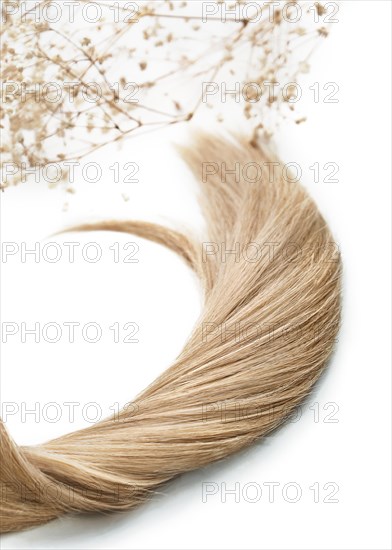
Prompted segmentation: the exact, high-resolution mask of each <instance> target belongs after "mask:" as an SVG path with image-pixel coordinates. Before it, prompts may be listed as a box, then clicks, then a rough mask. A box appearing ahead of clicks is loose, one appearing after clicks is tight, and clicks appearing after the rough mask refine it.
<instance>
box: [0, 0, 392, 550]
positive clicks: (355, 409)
mask: <svg viewBox="0 0 392 550" xmlns="http://www.w3.org/2000/svg"><path fill="white" fill-rule="evenodd" d="M390 17H391V4H390V2H388V1H385V2H384V1H371V2H368V1H358V2H355V1H344V2H341V7H340V11H339V20H340V21H339V23H338V24H336V25H334V26H333V29H332V34H331V36H330V38H329V39H328V41H326V42H325V43H324V44H323V45H322V46H321V47H320V48H319V50H318V51H317V52H316V53H315V55H314V57H313V58H312V72H311V74H310V75H308V76H309V82H310V81H313V82H314V81H320V82H328V81H334V82H337V83H339V86H340V92H339V103H338V104H323V103H319V104H314V103H309V105H308V106H306V112H307V115H308V121H307V123H306V124H303V125H301V126H295V125H294V124H292V123H288V124H287V125H286V126H285V127H283V128H282V131H281V133H280V135H278V136H277V137H276V142H277V143H278V144H279V152H280V155H281V157H282V158H283V159H284V160H285V161H287V162H289V161H293V160H295V161H296V162H297V163H299V164H300V165H301V166H303V167H308V166H310V165H312V164H313V163H314V162H320V163H325V162H329V161H332V162H336V163H338V164H339V167H340V171H339V182H338V183H335V184H323V183H318V184H316V183H314V181H312V177H311V172H310V171H309V170H304V176H303V183H304V184H305V185H306V186H307V188H308V189H309V192H310V193H311V194H312V196H313V197H314V198H315V199H316V201H317V203H318V204H319V206H320V209H321V211H322V212H323V214H324V215H325V216H326V218H327V220H328V222H329V223H330V225H331V228H332V230H333V232H334V234H335V237H336V240H337V242H338V243H339V246H340V248H341V251H342V255H343V262H344V294H343V325H342V329H341V332H340V335H339V343H338V346H337V350H336V353H335V354H334V356H333V358H332V361H331V365H330V368H329V370H328V372H327V373H326V375H325V376H324V377H323V379H322V380H321V382H320V384H319V385H318V387H317V388H316V389H315V391H314V393H313V394H312V395H311V396H310V398H309V402H308V403H307V404H305V405H304V406H303V407H302V409H301V411H302V414H301V418H300V420H299V421H298V422H293V423H290V424H287V425H286V426H284V427H283V428H282V429H280V430H279V431H278V432H276V433H275V434H274V435H273V436H271V437H268V438H267V439H266V440H264V441H262V442H260V443H258V444H257V445H255V446H253V447H252V448H251V449H250V450H247V451H246V452H243V453H241V454H239V455H238V456H235V457H232V458H229V459H227V460H226V461H225V462H223V463H220V464H216V465H213V466H210V467H208V468H205V469H204V470H201V471H197V472H194V473H191V474H187V475H184V476H182V477H181V478H180V479H177V480H176V481H174V482H172V483H170V484H169V485H167V486H166V487H165V488H164V490H162V492H161V493H160V494H159V495H157V496H156V498H155V499H153V500H152V501H151V502H149V503H147V504H146V505H144V506H142V507H141V508H140V509H138V510H137V511H133V512H129V513H124V514H121V515H120V514H115V515H110V516H107V517H102V516H100V517H98V516H97V517H91V516H90V517H82V516H79V517H77V518H70V517H64V518H61V519H60V520H58V521H54V522H52V523H50V524H48V525H46V526H44V527H40V528H37V529H34V530H31V531H28V532H25V533H19V534H11V535H6V536H3V538H2V542H1V547H2V548H4V549H16V548H26V549H27V548H28V549H33V548H34V549H43V548H51V549H95V548H102V549H103V548H105V549H106V548H107V549H109V548H110V549H117V548H118V549H125V548H146V549H148V548H154V549H155V548H156V549H161V548H162V549H163V548H187V549H188V548H189V549H191V548H192V549H193V548H195V549H196V548H220V549H226V548H227V549H229V548H233V549H234V548H264V549H387V548H391V546H390V545H391V539H390V513H391V508H390V486H391V485H390V481H391V480H390V450H391V446H390V437H391V426H390V424H391V416H390V412H391V411H390V403H391V401H390V388H391V385H390V378H391V377H390V368H391V366H390V355H389V350H390V329H391V326H390V314H389V309H390V289H389V280H390V250H391V243H390V186H391V177H390V169H389V161H390V147H391V142H390V129H389V126H390V115H391V113H390V99H391V88H390V80H389V76H386V75H389V72H390V63H391V59H390V34H391V29H390ZM190 129H191V128H190V126H189V125H185V126H184V127H182V128H180V127H176V128H175V129H173V130H171V131H170V132H157V133H152V134H149V135H147V136H142V137H139V138H138V139H135V140H132V141H130V142H128V144H127V145H126V146H125V147H124V148H123V150H122V151H120V152H117V151H116V150H115V149H114V148H113V149H110V148H107V149H106V150H105V151H103V152H102V151H101V152H100V154H99V161H100V162H101V163H102V164H105V162H106V164H107V166H109V165H110V164H112V163H113V159H114V158H115V159H116V160H118V161H119V162H120V164H121V163H125V162H128V161H133V162H137V163H138V164H139V165H140V166H141V171H140V175H139V177H140V183H139V184H137V185H134V186H133V187H128V189H127V192H128V193H129V195H130V201H129V202H123V201H122V199H121V196H120V195H121V192H122V188H121V185H120V184H118V185H117V186H113V185H110V184H105V183H102V184H94V185H92V186H88V185H83V186H80V187H79V188H78V192H77V194H76V195H75V196H74V197H72V202H71V205H70V209H69V210H68V212H62V205H63V202H64V200H65V197H64V194H63V192H62V191H57V190H53V191H49V190H48V189H47V186H46V185H45V184H43V185H22V186H19V187H17V188H14V189H10V190H7V192H6V193H4V194H2V197H1V200H2V204H1V210H2V239H3V241H18V242H20V241H29V242H32V241H39V242H41V243H43V244H44V243H45V242H48V241H49V240H50V241H56V242H59V243H63V242H64V241H79V242H80V243H87V242H91V241H96V242H99V243H100V245H101V247H102V248H103V250H104V259H103V260H102V261H101V262H99V263H97V264H89V263H87V262H83V261H78V262H76V263H75V264H70V263H67V262H59V263H57V264H50V263H48V262H40V263H38V264H35V263H32V262H27V263H21V262H20V261H18V260H17V259H15V260H14V261H11V260H10V261H8V262H7V264H2V266H1V269H2V279H3V282H2V296H1V298H2V306H1V316H2V321H3V322H4V321H16V322H20V321H22V320H25V321H28V322H41V323H43V324H44V323H45V322H48V321H57V322H58V323H62V322H64V321H79V322H80V323H82V324H84V323H86V322H89V321H95V322H98V323H100V324H101V325H102V326H104V327H108V326H110V325H112V324H113V322H115V321H118V322H120V323H125V322H128V321H133V322H136V323H138V325H139V326H140V332H139V334H138V336H137V337H138V338H139V343H138V344H124V343H122V344H120V343H119V344H115V343H113V341H112V340H113V338H112V333H111V332H110V331H108V330H107V331H106V332H105V333H104V336H103V338H102V341H101V342H99V343H97V344H88V343H86V342H84V341H82V340H81V339H77V341H76V342H75V344H72V345H71V344H68V343H67V342H63V341H60V342H59V343H57V344H55V345H54V344H49V343H46V342H44V343H41V344H35V343H32V342H30V343H25V344H21V342H20V339H19V340H18V338H14V339H10V340H9V342H8V343H7V344H6V345H4V344H3V345H2V374H1V385H2V400H3V402H16V403H19V404H21V403H22V402H25V403H27V404H28V406H30V405H31V407H33V405H34V403H35V402H37V403H38V404H40V405H41V406H43V405H44V404H46V403H49V402H57V403H64V402H67V401H73V402H80V403H81V405H83V404H85V403H88V402H97V403H99V404H100V406H101V407H102V410H103V413H104V415H105V416H106V414H109V413H110V409H109V407H110V406H111V405H112V404H113V403H116V402H118V403H120V404H124V403H125V402H127V401H129V400H130V399H132V397H133V396H134V395H136V394H137V393H138V392H139V391H140V390H142V389H143V388H144V387H145V386H146V384H148V383H149V382H150V381H152V380H153V379H154V378H155V377H156V376H157V375H158V374H159V373H160V372H162V371H163V370H164V369H165V368H167V367H168V366H169V365H170V364H171V362H172V361H173V359H174V358H175V357H176V355H177V354H178V353H179V352H180V350H181V347H182V346H183V344H184V342H185V341H186V338H187V335H188V334H189V332H190V330H191V328H192V327H193V325H194V323H195V322H196V320H197V317H198V314H199V312H200V310H201V307H202V297H201V293H200V289H199V287H198V282H197V281H196V280H195V277H194V275H193V274H192V273H191V272H190V271H189V270H188V268H187V267H186V266H185V265H184V264H183V262H182V261H181V260H180V259H179V258H177V257H176V256H175V255H174V254H172V253H171V252H169V251H167V250H165V249H164V248H163V247H160V246H158V245H155V244H152V243H149V242H147V241H144V240H141V239H137V238H134V237H133V236H125V235H117V234H113V233H96V234H93V235H90V234H74V235H72V236H70V235H66V236H64V235H62V236H57V237H49V238H48V236H49V235H50V234H51V233H53V232H54V231H56V230H59V229H60V228H62V227H65V226H69V225H71V224H73V223H75V222H81V221H85V220H95V219H105V218H113V217H119V218H124V217H127V218H138V219H149V220H154V221H159V222H161V223H167V224H172V225H173V226H175V227H179V228H180V229H181V228H182V227H194V228H195V229H196V230H197V228H198V227H200V223H201V220H200V213H199V211H198V207H197V204H196V200H195V195H196V187H195V183H194V181H193V178H192V176H191V175H190V173H189V172H188V171H187V169H186V167H185V166H184V165H183V163H182V161H181V160H179V158H178V155H177V153H176V152H175V150H174V148H173V146H172V143H173V142H182V141H183V140H186V141H188V142H190V140H191V138H190ZM92 160H94V159H92ZM45 239H46V240H45ZM129 241H134V242H137V243H138V244H139V247H140V250H139V253H138V258H139V260H140V261H139V263H137V264H124V263H122V262H120V263H118V264H116V263H114V262H113V261H112V259H111V258H112V257H111V256H110V255H109V252H110V251H108V247H109V246H110V245H112V244H113V242H119V243H127V242H129ZM315 403H318V404H319V405H318V406H319V407H320V418H319V421H318V422H316V421H315V407H314V404H315ZM327 403H335V404H336V405H337V406H338V407H339V410H338V411H337V413H336V414H335V415H334V417H333V418H334V419H337V420H338V422H324V421H323V420H325V416H326V414H327V413H328V412H330V411H331V410H332V409H326V410H323V406H324V405H326V404H327ZM20 406H21V405H20ZM310 407H312V408H310ZM316 407H317V405H316ZM92 412H93V411H92ZM85 425H88V422H87V421H86V420H85V419H84V420H83V418H81V417H80V415H77V418H76V419H75V422H73V423H69V422H68V420H67V418H63V419H62V421H59V422H56V423H50V422H45V421H43V422H42V421H41V422H39V423H36V422H34V417H32V416H31V415H29V416H28V418H27V421H26V422H23V421H22V417H21V415H20V414H15V415H12V416H10V417H9V418H8V420H7V426H8V428H9V430H10V432H11V434H12V435H13V437H14V438H15V440H16V442H17V443H18V444H35V443H39V442H42V441H45V440H46V439H49V438H52V437H54V436H57V435H60V434H63V433H67V432H68V431H73V430H74V429H76V428H79V427H83V426H85ZM273 481H275V482H278V483H279V484H280V485H279V487H278V489H277V491H276V495H275V501H274V502H273V503H270V502H268V496H267V492H263V496H262V498H261V499H260V500H259V501H258V502H255V503H251V502H249V501H247V500H249V499H246V498H244V497H243V495H241V496H240V499H239V500H240V502H235V498H234V496H233V495H231V496H230V495H228V497H227V502H226V503H224V502H222V498H221V496H222V493H221V491H220V492H219V493H218V494H216V495H215V496H211V497H209V498H208V499H207V502H203V501H202V483H203V482H212V483H217V484H222V483H226V486H227V488H230V489H232V488H234V486H235V483H239V484H240V488H241V489H242V488H243V486H244V485H245V484H247V483H257V484H259V485H260V486H261V487H262V488H263V487H265V486H263V483H265V482H273ZM288 482H295V483H297V484H298V485H299V486H300V487H301V490H302V497H301V499H300V500H299V501H298V502H296V503H289V502H287V501H286V500H285V499H284V498H283V494H282V487H283V486H284V485H285V484H286V483H288ZM315 482H318V483H320V486H321V488H322V487H323V485H324V484H325V483H327V482H333V483H336V484H338V486H339V492H338V494H337V498H338V499H339V502H338V503H324V502H319V503H315V502H314V498H313V493H312V491H311V490H310V489H309V486H310V485H313V484H314V483H315ZM321 495H322V497H324V496H325V491H323V490H321ZM249 496H252V495H251V494H249ZM321 500H322V499H321Z"/></svg>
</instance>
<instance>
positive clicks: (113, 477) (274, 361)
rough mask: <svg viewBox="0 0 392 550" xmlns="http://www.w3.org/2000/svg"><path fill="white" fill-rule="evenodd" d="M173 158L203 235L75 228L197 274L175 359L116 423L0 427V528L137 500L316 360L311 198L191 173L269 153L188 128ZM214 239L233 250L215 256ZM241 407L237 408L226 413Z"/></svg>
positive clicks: (213, 450) (317, 244)
mask: <svg viewBox="0 0 392 550" xmlns="http://www.w3.org/2000/svg"><path fill="white" fill-rule="evenodd" d="M181 153H182V154H183V156H184V158H185V159H186V161H187V162H188V163H189V165H190V167H191V168H192V170H193V172H194V173H195V175H196V176H197V178H198V180H199V182H200V199H201V201H200V204H201V207H202V211H203V215H204V218H205V221H206V234H205V236H204V237H205V238H204V240H203V242H200V241H201V239H199V240H197V239H195V238H192V237H189V236H186V235H184V234H181V233H179V232H177V231H174V230H172V229H168V228H165V227H163V226H159V225H155V224H152V223H148V222H139V221H108V222H102V223H98V224H92V225H83V226H80V227H78V228H73V229H72V230H75V229H77V230H102V229H105V230H108V231H121V232H127V233H132V234H135V235H138V236H140V237H143V238H146V239H151V240H152V241H155V242H157V243H160V244H163V245H165V246H167V247H168V248H170V249H171V250H174V251H175V252H177V253H178V254H180V255H181V256H182V257H183V259H184V260H185V261H186V262H187V264H188V265H189V266H190V267H191V268H192V269H193V270H194V271H195V272H196V274H197V275H198V276H199V278H200V281H201V284H202V287H203V291H204V307H203V311H202V313H201V317H200V319H199V320H198V322H197V324H196V326H195V328H194V330H193V332H192V333H191V335H190V337H189V340H188V341H187V343H186V344H185V347H184V348H183V350H182V352H181V354H180V355H179V357H178V358H177V360H176V361H175V362H174V364H173V365H172V366H171V367H170V368H169V369H168V370H166V372H164V373H163V374H161V375H160V376H159V377H158V378H157V379H156V380H155V381H154V382H153V383H152V384H151V385H150V386H149V387H148V388H147V389H145V390H144V391H143V392H142V393H141V395H139V396H138V397H136V399H134V401H133V402H132V403H133V405H134V407H132V408H131V410H130V409H129V408H126V409H124V410H122V411H121V413H120V414H119V415H118V416H116V418H114V417H113V418H108V419H106V420H104V421H100V422H98V423H96V424H94V425H92V426H90V427H88V428H86V429H82V430H79V431H76V432H73V433H69V434H67V435H64V436H62V437H59V438H57V439H54V440H52V441H49V442H47V443H44V444H41V445H37V446H28V447H27V446H24V447H23V446H21V447H19V446H17V445H16V444H15V443H14V442H13V440H12V439H11V437H10V435H9V434H8V432H7V430H6V428H5V426H4V424H3V423H2V422H1V423H0V428H1V479H0V481H1V489H2V491H1V513H0V520H1V531H2V532H8V531H19V530H22V529H26V528H31V527H33V526H37V525H40V524H44V523H45V522H48V521H50V520H52V519H55V518H58V517H60V516H61V515H63V514H65V513H69V512H88V511H90V512H91V511H92V512H107V511H112V510H127V509H130V508H133V507H135V506H137V505H139V504H140V503H142V502H143V501H144V500H146V499H147V498H149V497H150V495H152V494H153V492H154V491H155V490H156V489H157V488H158V487H160V486H161V485H162V484H163V483H165V482H167V481H168V480H170V479H172V478H174V477H175V476H178V475H179V474H182V473H184V472H188V471H190V470H194V469H195V468H200V467H203V466H206V465H207V464H210V463H212V462H214V461H218V460H220V459H223V458H225V457H227V456H229V455H232V454H233V453H235V452H237V451H239V450H240V449H243V448H244V447H245V446H247V445H250V444H251V443H252V442H254V441H255V440H256V439H257V438H260V437H262V436H264V435H266V434H268V433H269V432H271V431H272V430H274V429H275V428H276V427H277V426H278V425H279V424H281V423H282V422H283V421H284V420H285V419H286V418H287V416H288V415H289V414H290V412H291V411H293V409H294V408H295V407H296V406H297V405H298V404H299V403H300V402H301V401H302V400H303V399H304V398H305V397H306V396H307V395H308V393H309V391H310V390H311V388H312V386H313V385H314V383H315V382H316V380H317V379H318V378H319V376H320V374H321V373H322V371H323V369H324V367H325V365H326V361H327V359H328V357H329V356H330V354H331V351H332V349H333V346H334V341H335V338H336V334H337V331H338V327H339V317H340V276H341V263H340V257H339V253H338V252H337V251H336V245H334V242H333V239H332V237H331V234H330V231H329V229H328V227H327V225H326V222H325V221H324V219H323V217H322V216H321V215H320V213H319V211H318V209H317V207H316V205H315V203H314V202H313V200H312V199H311V198H310V197H309V195H308V194H307V192H306V191H305V190H304V189H303V187H302V186H301V185H300V184H299V183H298V182H293V181H289V180H288V178H283V177H282V171H281V170H275V174H276V175H275V177H274V178H269V177H263V178H262V180H261V181H259V180H258V181H253V180H250V179H249V178H248V179H246V180H245V179H244V178H243V177H242V178H241V179H239V178H238V177H237V175H236V174H235V173H230V172H227V173H226V174H225V175H224V177H223V176H222V173H221V171H220V170H218V169H214V170H211V172H212V173H211V174H209V175H208V177H202V176H201V174H202V165H203V162H204V163H205V162H207V161H208V162H210V163H212V164H213V166H215V168H216V167H220V166H221V165H222V163H224V162H227V165H228V166H229V165H231V164H233V162H239V163H240V164H241V165H242V166H245V165H247V164H248V163H249V164H250V163H253V164H254V163H257V164H258V165H260V166H262V165H263V164H264V163H265V162H268V161H270V162H275V161H276V159H275V157H274V156H273V155H271V154H270V153H269V152H267V150H266V149H265V148H264V147H263V146H255V145H249V144H248V143H246V142H245V141H244V140H240V139H235V140H234V139H232V140H224V139H221V138H218V139H215V138H213V137H207V136H205V135H197V136H196V137H195V140H194V143H193V146H192V147H191V148H189V149H187V148H183V149H181ZM214 163H215V164H214ZM204 175H205V174H204ZM265 243H273V246H269V247H265V246H264V245H265ZM222 246H224V247H225V249H226V250H234V251H235V254H229V255H227V256H225V257H222V256H221V254H219V253H217V251H218V250H220V249H221V247H222ZM264 249H266V250H267V252H268V253H262V254H258V253H257V250H262V251H264ZM219 327H225V329H226V330H225V331H223V332H222V331H221V330H219ZM238 327H240V328H238ZM241 327H242V328H241ZM235 330H237V331H238V334H237V335H235ZM223 403H224V406H225V415H226V416H225V418H222V407H221V406H220V404H223ZM239 403H240V404H241V407H243V409H244V410H246V414H245V415H237V414H236V413H235V411H237V410H238V407H237V406H238V404H239Z"/></svg>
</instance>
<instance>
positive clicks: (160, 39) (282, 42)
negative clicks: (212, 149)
mask: <svg viewBox="0 0 392 550" xmlns="http://www.w3.org/2000/svg"><path fill="white" fill-rule="evenodd" d="M31 4H33V7H32V8H30V9H27V8H26V3H23V2H21V0H15V1H11V0H4V2H3V4H2V21H3V25H2V31H1V34H2V48H1V56H2V60H3V63H2V69H1V81H2V94H1V105H0V109H1V111H0V121H1V131H2V134H3V139H2V146H1V153H2V167H4V165H10V164H12V165H13V166H15V170H11V172H10V171H9V170H8V171H7V178H6V181H4V178H3V181H2V188H3V189H4V188H5V187H7V186H8V185H12V184H16V183H18V182H19V181H21V179H22V172H23V171H22V170H21V166H24V167H25V168H26V169H29V168H31V167H33V166H35V167H36V166H47V165H49V164H51V163H58V162H61V163H64V162H67V161H77V160H80V159H81V158H83V157H85V156H86V155H88V154H89V153H91V152H93V151H96V150H98V149H100V148H102V147H104V146H105V145H107V144H109V143H113V142H118V143H121V142H122V141H123V140H124V139H126V138H128V137H130V136H132V135H136V134H137V133H139V132H140V131H142V130H144V131H148V130H150V129H158V128H162V127H165V126H167V125H172V124H178V123H180V122H187V121H189V120H191V119H192V118H194V117H195V116H196V114H197V113H198V112H199V111H200V110H201V109H202V108H205V107H209V108H210V109H211V110H212V112H215V116H216V117H217V119H218V120H224V119H225V116H226V115H225V113H224V111H225V104H226V103H227V104H230V102H232V101H233V99H234V100H235V101H236V102H237V100H238V97H235V96H236V95H237V93H238V94H239V97H240V100H241V101H240V107H241V109H242V110H243V114H244V118H245V119H246V120H247V121H248V124H249V129H250V133H251V135H252V136H253V137H254V138H255V137H256V136H257V135H258V133H259V132H263V133H264V135H266V136H268V135H270V134H271V132H272V130H273V124H274V122H270V118H271V117H270V118H269V117H268V113H272V112H274V113H275V114H279V117H280V118H281V117H287V116H288V114H289V113H291V112H293V111H295V102H293V101H291V99H292V97H293V94H295V86H294V84H296V83H297V81H298V78H299V75H300V73H301V72H307V71H308V69H309V65H308V60H309V57H310V55H311V53H312V51H313V49H314V47H315V46H316V44H317V43H318V41H319V40H320V39H322V38H324V37H325V36H326V35H327V34H328V30H327V27H326V25H325V23H324V21H323V17H322V16H323V14H324V13H325V9H324V8H323V6H322V5H321V4H320V3H318V2H316V3H315V4H310V3H309V2H300V1H298V2H292V1H291V2H287V1H284V2H281V3H280V6H279V8H278V9H277V8H276V5H275V4H276V2H263V10H262V11H260V13H256V14H255V13H250V10H249V9H248V8H249V6H248V7H247V3H246V2H245V1H244V0H237V1H236V2H223V1H217V2H215V3H214V2H207V3H206V2H204V3H203V2H186V1H182V0H179V1H176V2H172V1H168V0H162V1H161V0H159V1H142V2H138V3H137V4H135V3H133V2H130V3H128V2H125V3H123V4H121V3H119V2H114V1H113V2H112V1H106V2H101V1H96V2H93V4H94V6H95V8H94V9H95V10H97V6H98V7H99V10H100V13H99V18H98V19H97V21H94V22H92V20H91V19H92V18H91V15H89V16H88V17H87V14H88V12H87V11H83V10H86V9H91V2H89V0H82V1H81V2H77V4H78V7H76V8H75V9H73V10H72V13H71V12H70V13H68V14H65V15H66V16H64V14H61V15H62V17H60V19H59V20H57V19H58V18H57V19H56V18H55V17H54V15H53V14H56V13H57V12H58V10H59V3H58V2H55V1H54V0H39V1H37V2H34V3H31ZM206 4H208V10H206V12H205V13H203V12H202V7H203V6H205V5H206ZM252 4H254V2H253V3H252ZM29 5H30V4H29V3H27V6H29ZM266 8H268V9H266ZM51 9H53V10H54V11H53V13H52V12H51V11H50V10H51ZM56 10H57V11H56ZM298 13H301V17H300V18H299V19H298ZM70 15H72V17H70ZM67 16H68V17H67ZM256 16H257V17H256ZM179 21H180V22H181V25H179V24H178V23H179ZM179 27H180V28H181V29H183V30H181V33H179V32H178V29H179ZM290 83H291V87H290ZM282 84H284V85H286V89H285V94H282V93H281V90H279V93H276V87H277V86H278V85H282ZM234 92H235V93H234ZM223 93H225V95H223ZM226 98H227V99H226ZM279 117H278V118H279ZM294 118H296V122H297V123H299V122H301V121H302V120H303V118H304V117H298V116H297V117H294ZM272 120H273V117H272ZM276 120H277V118H276V117H275V121H276ZM13 172H14V173H13ZM62 179H63V180H66V179H67V169H66V167H65V169H64V170H63V171H62Z"/></svg>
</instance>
